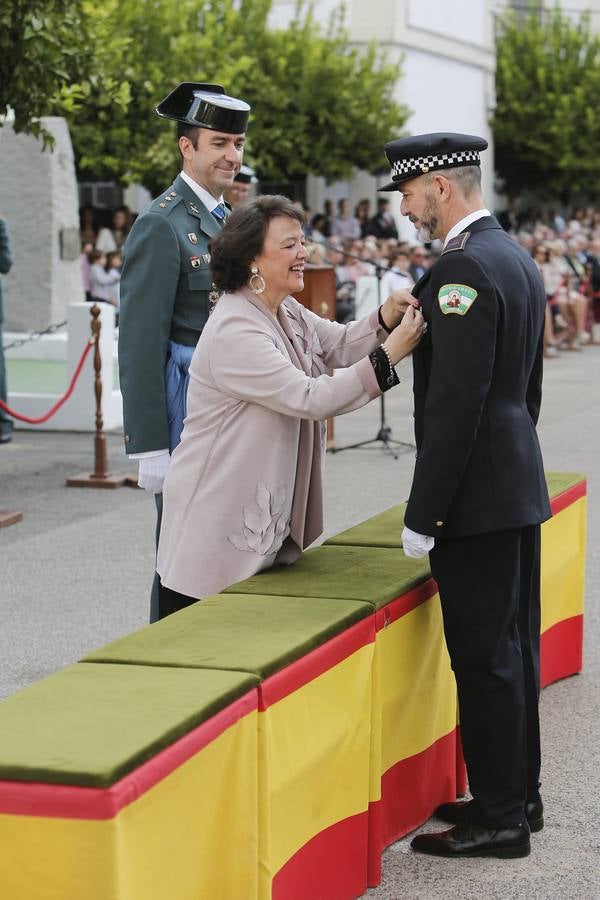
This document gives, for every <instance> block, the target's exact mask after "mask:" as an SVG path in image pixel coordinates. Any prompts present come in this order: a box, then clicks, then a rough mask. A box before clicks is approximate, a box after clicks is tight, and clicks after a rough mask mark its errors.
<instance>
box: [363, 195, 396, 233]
mask: <svg viewBox="0 0 600 900" xmlns="http://www.w3.org/2000/svg"><path fill="white" fill-rule="evenodd" d="M367 234H372V235H373V237H376V238H378V239H384V240H387V239H389V238H395V239H396V240H397V239H398V229H397V228H396V223H395V221H394V217H393V215H392V213H391V211H390V201H389V200H388V199H387V198H386V197H378V198H377V212H376V213H375V215H374V216H373V218H372V219H369V223H368V226H367Z"/></svg>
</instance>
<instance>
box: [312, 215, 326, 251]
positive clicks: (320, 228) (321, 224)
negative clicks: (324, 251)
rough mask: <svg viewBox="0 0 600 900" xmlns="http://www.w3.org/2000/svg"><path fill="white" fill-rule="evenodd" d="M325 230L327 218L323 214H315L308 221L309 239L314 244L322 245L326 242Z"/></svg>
mask: <svg viewBox="0 0 600 900" xmlns="http://www.w3.org/2000/svg"><path fill="white" fill-rule="evenodd" d="M326 230H327V216H325V215H324V213H315V215H314V216H313V217H312V219H311V221H310V239H311V241H314V243H316V244H322V243H323V241H325V240H327V238H326V236H325V232H326Z"/></svg>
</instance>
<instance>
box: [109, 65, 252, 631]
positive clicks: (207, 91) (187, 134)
mask: <svg viewBox="0 0 600 900" xmlns="http://www.w3.org/2000/svg"><path fill="white" fill-rule="evenodd" d="M156 112H157V114H158V115H159V116H161V117H163V118H167V119H174V120H175V121H176V122H177V139H178V145H179V152H180V154H181V158H182V171H181V172H180V174H179V175H178V176H177V178H176V179H175V181H174V182H173V184H171V185H169V187H168V188H167V189H166V190H165V191H163V193H162V194H160V196H158V197H157V198H156V199H155V200H154V201H153V202H152V203H151V204H150V205H149V206H148V207H147V208H146V209H145V210H144V211H143V212H142V214H141V215H140V216H139V217H138V219H137V220H136V222H135V224H134V226H133V228H132V229H131V232H130V234H129V237H128V238H127V241H126V244H125V248H124V265H123V273H122V277H121V307H120V315H119V372H120V382H121V392H122V395H123V423H124V431H125V446H126V450H127V452H128V454H129V456H130V458H133V459H138V460H139V475H138V484H139V485H140V487H143V488H145V489H146V490H148V491H150V492H152V493H155V494H156V495H157V496H156V505H157V510H158V527H160V515H161V508H162V495H161V494H160V491H161V490H162V484H163V480H164V477H165V474H166V471H167V468H168V466H169V461H170V453H171V452H172V451H173V450H174V448H175V447H176V446H177V444H178V443H179V438H180V435H181V429H182V427H183V419H184V417H185V397H186V391H187V382H188V367H189V363H190V360H191V357H192V354H193V351H194V348H195V346H196V344H197V342H198V338H199V337H200V334H201V333H202V329H203V327H204V325H205V324H206V321H207V318H208V313H209V297H210V292H211V285H212V281H211V276H210V270H209V262H210V255H209V247H208V245H209V241H210V239H211V237H213V235H215V234H216V233H217V232H218V231H219V229H220V228H221V225H222V222H223V220H224V218H225V216H226V215H227V214H228V208H227V207H226V206H225V204H224V203H223V196H222V195H223V192H224V191H225V190H226V189H227V188H228V187H230V186H231V185H232V183H233V180H234V178H235V176H236V175H237V173H238V172H239V169H240V166H241V164H242V155H243V150H244V135H245V132H246V126H247V123H248V116H249V112H250V107H249V106H248V104H247V103H245V102H244V101H242V100H238V99H235V98H233V97H229V96H228V95H227V94H226V93H225V90H224V88H222V87H221V86H220V85H218V84H204V83H197V82H194V83H191V82H184V83H182V84H180V85H179V86H178V87H177V88H175V90H174V91H172V92H171V93H170V94H169V95H168V96H167V97H166V98H165V99H164V100H163V101H162V102H161V103H159V105H158V106H157V107H156ZM157 587H158V586H157V583H156V579H155V584H154V586H153V591H152V600H151V610H150V618H151V621H153V620H155V619H156V618H157V617H158V590H157Z"/></svg>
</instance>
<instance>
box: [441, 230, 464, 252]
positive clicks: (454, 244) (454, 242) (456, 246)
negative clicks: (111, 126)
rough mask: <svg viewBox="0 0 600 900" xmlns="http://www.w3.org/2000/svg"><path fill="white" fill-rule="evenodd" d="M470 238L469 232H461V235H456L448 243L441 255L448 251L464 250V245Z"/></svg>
mask: <svg viewBox="0 0 600 900" xmlns="http://www.w3.org/2000/svg"><path fill="white" fill-rule="evenodd" d="M470 237H471V232H470V231H463V233H462V234H457V235H456V237H453V238H452V239H451V240H449V241H448V243H447V244H446V246H445V247H444V249H443V250H442V255H443V254H444V253H448V252H449V251H450V250H464V249H465V244H466V243H467V241H468V240H469V238H470Z"/></svg>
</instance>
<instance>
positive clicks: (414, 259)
mask: <svg viewBox="0 0 600 900" xmlns="http://www.w3.org/2000/svg"><path fill="white" fill-rule="evenodd" d="M426 256H427V254H426V250H425V247H421V245H420V244H418V245H417V246H415V247H411V249H410V265H409V267H408V271H409V273H410V277H411V278H412V280H413V281H414V283H415V284H416V283H417V281H418V280H419V278H422V277H423V275H424V274H425V272H426V271H427V266H426V264H425V262H426Z"/></svg>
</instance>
